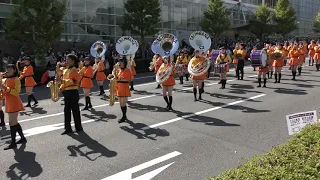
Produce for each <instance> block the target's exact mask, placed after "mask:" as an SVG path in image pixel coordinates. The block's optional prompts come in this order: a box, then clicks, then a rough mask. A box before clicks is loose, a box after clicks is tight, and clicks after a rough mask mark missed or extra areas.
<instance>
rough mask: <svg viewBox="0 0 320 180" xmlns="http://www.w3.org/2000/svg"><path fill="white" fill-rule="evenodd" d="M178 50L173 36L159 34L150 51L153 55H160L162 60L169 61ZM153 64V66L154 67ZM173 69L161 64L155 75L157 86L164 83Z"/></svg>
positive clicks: (177, 42) (176, 41)
mask: <svg viewBox="0 0 320 180" xmlns="http://www.w3.org/2000/svg"><path fill="white" fill-rule="evenodd" d="M178 48H179V41H178V39H177V37H176V36H174V35H173V34H169V33H166V34H160V35H159V36H158V37H157V39H156V40H155V41H154V42H153V43H152V46H151V49H152V51H153V53H155V54H159V55H161V56H162V57H163V58H166V57H168V61H170V60H171V56H172V55H174V53H176V51H177V50H178ZM154 65H155V64H153V66H154ZM174 69H175V67H174V66H173V65H172V64H171V65H168V64H165V63H163V64H162V65H161V66H160V68H159V70H158V72H157V75H156V81H157V82H158V84H162V83H163V82H165V81H166V80H167V79H168V78H169V77H170V75H171V73H172V71H173V70H174Z"/></svg>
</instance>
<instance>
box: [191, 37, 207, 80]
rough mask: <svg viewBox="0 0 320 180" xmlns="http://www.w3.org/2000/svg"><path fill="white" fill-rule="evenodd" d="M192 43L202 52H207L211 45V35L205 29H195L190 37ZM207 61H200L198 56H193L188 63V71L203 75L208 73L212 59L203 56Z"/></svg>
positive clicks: (194, 74) (195, 74) (192, 73)
mask: <svg viewBox="0 0 320 180" xmlns="http://www.w3.org/2000/svg"><path fill="white" fill-rule="evenodd" d="M189 43H190V45H191V46H192V47H193V48H194V49H195V50H198V51H200V53H203V52H207V51H208V49H209V48H210V46H211V38H210V36H209V35H208V34H207V33H206V32H203V31H195V32H193V33H192V34H191V35H190V37H189ZM201 58H205V59H206V61H200V62H198V60H197V59H198V58H196V57H193V58H192V59H191V60H190V62H189V64H188V71H189V73H190V74H191V75H192V76H201V75H203V74H204V73H206V72H207V71H208V69H209V67H210V59H209V58H207V57H205V56H202V57H201Z"/></svg>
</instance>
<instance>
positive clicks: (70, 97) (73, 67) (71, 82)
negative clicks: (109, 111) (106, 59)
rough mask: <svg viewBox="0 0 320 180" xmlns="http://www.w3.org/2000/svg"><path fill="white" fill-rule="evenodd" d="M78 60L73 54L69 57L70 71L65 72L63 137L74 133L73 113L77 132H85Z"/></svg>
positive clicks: (62, 86)
mask: <svg viewBox="0 0 320 180" xmlns="http://www.w3.org/2000/svg"><path fill="white" fill-rule="evenodd" d="M78 62H79V60H78V58H77V56H75V55H73V54H69V55H67V64H68V69H65V70H64V71H63V75H62V80H61V86H60V92H62V94H63V96H64V102H65V103H64V129H65V131H64V132H63V133H62V134H61V135H65V134H70V133H72V132H73V131H72V128H71V112H72V114H73V120H74V124H75V127H76V131H77V132H81V131H83V128H82V125H81V116H80V109H79V91H78V88H79V82H80V75H79V73H78Z"/></svg>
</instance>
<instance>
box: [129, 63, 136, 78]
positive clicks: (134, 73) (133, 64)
mask: <svg viewBox="0 0 320 180" xmlns="http://www.w3.org/2000/svg"><path fill="white" fill-rule="evenodd" d="M129 63H130V64H131V75H132V76H133V77H134V76H135V75H137V72H136V69H135V67H136V66H137V65H136V62H135V61H134V60H133V59H132V58H130V59H129Z"/></svg>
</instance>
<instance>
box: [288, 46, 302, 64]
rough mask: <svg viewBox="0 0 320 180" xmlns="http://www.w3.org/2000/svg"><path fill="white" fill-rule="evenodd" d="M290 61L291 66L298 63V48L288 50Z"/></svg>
mask: <svg viewBox="0 0 320 180" xmlns="http://www.w3.org/2000/svg"><path fill="white" fill-rule="evenodd" d="M289 57H290V62H289V64H290V65H291V66H297V65H299V63H300V60H299V57H300V51H299V50H298V49H292V50H291V51H290V52H289Z"/></svg>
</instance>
